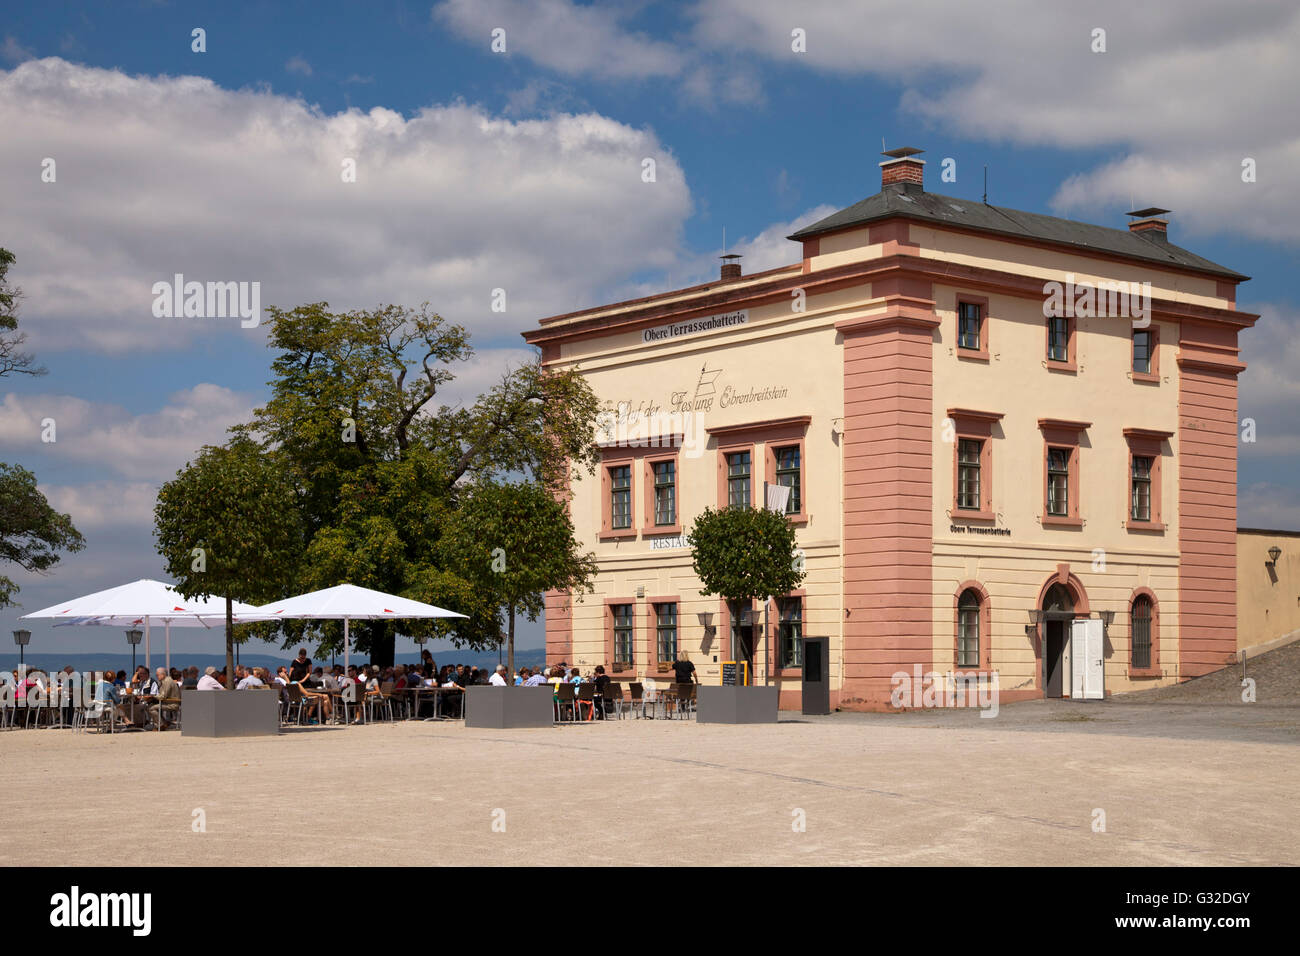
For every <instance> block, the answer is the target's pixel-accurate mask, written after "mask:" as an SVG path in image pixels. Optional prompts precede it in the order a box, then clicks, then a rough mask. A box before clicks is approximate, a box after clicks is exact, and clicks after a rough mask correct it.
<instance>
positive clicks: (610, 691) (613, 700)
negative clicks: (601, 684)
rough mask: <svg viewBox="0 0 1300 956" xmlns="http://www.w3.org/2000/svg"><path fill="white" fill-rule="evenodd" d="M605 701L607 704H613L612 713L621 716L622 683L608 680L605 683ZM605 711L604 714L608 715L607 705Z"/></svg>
mask: <svg viewBox="0 0 1300 956" xmlns="http://www.w3.org/2000/svg"><path fill="white" fill-rule="evenodd" d="M605 701H606V703H607V704H613V705H614V713H615V715H616V716H618V717H622V716H623V685H622V684H615V683H614V682H613V681H610V682H609V683H608V684H606V685H605ZM605 713H606V715H608V713H609V708H608V707H606V708H605Z"/></svg>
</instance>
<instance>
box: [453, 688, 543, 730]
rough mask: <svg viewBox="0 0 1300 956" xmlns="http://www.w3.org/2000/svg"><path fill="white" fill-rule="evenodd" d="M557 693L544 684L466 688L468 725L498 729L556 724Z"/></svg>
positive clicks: (466, 723)
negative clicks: (555, 702) (538, 685)
mask: <svg viewBox="0 0 1300 956" xmlns="http://www.w3.org/2000/svg"><path fill="white" fill-rule="evenodd" d="M554 694H555V690H554V688H553V687H551V685H550V684H545V685H543V686H541V687H491V686H483V685H475V686H473V687H466V688H465V726H466V727H492V728H495V729H498V730H501V729H504V728H506V727H551V726H554V724H555V706H554V703H553V698H554Z"/></svg>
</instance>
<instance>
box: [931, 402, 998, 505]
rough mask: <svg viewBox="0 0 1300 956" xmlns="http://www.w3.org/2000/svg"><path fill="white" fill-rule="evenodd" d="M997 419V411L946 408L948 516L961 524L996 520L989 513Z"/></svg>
mask: <svg viewBox="0 0 1300 956" xmlns="http://www.w3.org/2000/svg"><path fill="white" fill-rule="evenodd" d="M1001 420H1002V413H1001V412H985V411H978V410H976V409H973V408H950V409H948V420H947V421H946V422H945V423H944V429H945V431H946V430H947V429H948V428H951V429H952V431H953V435H952V437H951V438H949V439H948V440H950V441H952V458H953V463H952V507H951V509H950V510H949V512H948V513H949V515H950V516H951V517H953V518H960V519H962V520H963V521H996V520H997V513H996V512H995V511H994V510H993V442H994V436H995V435H996V434H999V433H998V432H995V429H997V428H999V427H1000V426H999V425H998V422H1000V421H1001ZM945 437H946V436H945Z"/></svg>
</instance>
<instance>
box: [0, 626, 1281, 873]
mask: <svg viewBox="0 0 1300 956" xmlns="http://www.w3.org/2000/svg"><path fill="white" fill-rule="evenodd" d="M1275 653H1277V652H1275ZM1262 661H1263V659H1261V662H1262ZM1265 666H1269V665H1265V664H1264V663H1261V665H1260V667H1259V673H1260V674H1261V675H1262V674H1263V673H1264V667H1265ZM1252 670H1254V668H1252ZM1209 680H1210V678H1203V679H1202V681H1209ZM1228 683H1229V682H1228V681H1227V679H1226V678H1225V688H1226V687H1227V684H1228ZM1196 684H1197V686H1195V687H1193V686H1192V685H1185V686H1184V687H1183V688H1178V689H1176V690H1184V691H1188V692H1189V693H1191V694H1200V693H1202V692H1203V691H1204V692H1206V693H1212V692H1211V691H1205V688H1209V687H1212V685H1211V684H1202V683H1201V682H1196ZM1260 686H1261V688H1263V687H1265V686H1266V685H1265V684H1264V681H1263V677H1262V676H1261V683H1260ZM1189 688H1190V690H1188V689H1189ZM1213 693H1217V692H1213ZM1225 693H1226V691H1225ZM1156 695H1166V692H1165V691H1155V692H1147V695H1126V697H1124V698H1122V699H1121V698H1112V699H1111V700H1107V701H1098V702H1088V703H1083V702H1080V703H1071V702H1068V701H1032V702H1025V703H1021V704H1015V705H1010V706H1006V707H1003V708H1002V709H1001V711H1000V712H999V714H998V716H997V717H996V718H994V719H988V718H981V717H980V716H979V714H978V712H976V711H971V710H949V711H943V712H933V711H931V712H925V711H913V712H908V713H904V714H847V713H846V714H833V715H830V716H826V717H799V716H798V715H783V719H782V720H781V722H780V723H778V724H776V725H771V724H768V725H759V726H742V727H731V726H724V725H716V724H704V725H700V724H697V723H695V722H694V721H664V720H624V721H610V722H603V723H599V722H598V723H596V724H589V725H584V726H580V727H558V728H548V729H543V730H517V731H502V730H495V731H494V730H477V729H469V728H466V727H464V726H463V725H462V724H460V723H459V722H438V723H432V722H431V723H417V722H410V723H400V724H395V725H373V726H367V727H358V728H347V729H342V728H303V729H300V730H294V731H290V732H287V733H284V734H282V735H280V736H279V737H261V738H243V739H234V740H208V739H198V738H192V737H184V736H182V735H180V734H178V733H166V734H142V733H136V734H117V735H112V736H109V735H104V736H99V735H95V734H73V733H72V732H70V731H63V730H35V731H15V732H11V733H0V758H3V762H4V766H5V767H6V768H8V769H10V770H11V771H13V770H18V773H17V774H16V775H14V774H11V776H10V778H9V779H10V783H11V785H10V786H8V787H6V788H4V790H3V792H0V863H2V864H5V865H21V864H26V863H30V862H31V861H32V860H33V859H41V860H43V861H51V862H68V863H85V862H88V861H90V859H91V858H92V856H91V855H89V854H86V855H85V856H82V855H80V854H82V853H84V852H85V851H87V850H88V849H89V848H90V847H96V848H97V849H96V850H95V852H94V854H93V860H94V862H95V863H100V864H103V863H107V864H112V863H119V864H137V865H158V864H159V863H162V864H164V865H167V864H172V865H185V864H223V865H224V864H228V865H275V864H276V863H279V862H282V861H283V860H285V859H289V860H295V861H299V862H309V861H310V860H311V859H312V851H311V850H310V848H311V847H314V846H315V847H318V846H319V845H320V844H319V842H318V841H319V840H320V839H322V838H323V839H325V840H336V839H337V838H339V837H340V836H342V835H344V834H346V835H347V836H348V838H349V841H350V844H349V845H351V846H353V847H358V846H360V845H361V844H359V843H358V842H357V839H358V838H360V837H361V836H362V835H363V836H364V846H365V850H364V852H360V851H358V852H357V853H356V854H355V859H356V862H358V863H360V862H365V863H369V864H381V865H412V864H432V865H436V864H439V863H464V864H485V865H520V864H528V863H530V862H539V863H550V862H553V861H554V860H555V854H556V853H557V852H559V853H562V854H563V859H564V861H565V862H566V863H568V864H571V865H583V864H589V865H608V864H618V865H624V864H637V863H642V864H666V865H674V864H678V863H682V862H690V863H701V864H706V865H753V864H796V865H797V864H944V865H963V864H1026V865H1044V864H1054V865H1130V864H1149V865H1211V864H1213V865H1242V864H1247V865H1249V864H1297V863H1300V835H1298V834H1297V830H1296V828H1295V826H1294V809H1295V807H1296V805H1297V802H1300V760H1297V757H1298V756H1300V750H1298V749H1297V740H1300V733H1298V724H1300V708H1296V707H1294V706H1293V705H1288V704H1280V703H1267V702H1264V701H1265V700H1266V695H1265V694H1264V693H1263V692H1261V703H1258V704H1254V705H1237V704H1233V703H1232V701H1231V700H1229V699H1226V697H1225V699H1224V700H1222V701H1220V702H1218V705H1217V706H1216V704H1215V703H1210V704H1206V703H1185V702H1183V701H1182V700H1181V699H1178V698H1177V695H1176V693H1175V695H1174V697H1175V699H1174V700H1166V699H1164V697H1163V696H1162V697H1157V696H1156ZM1239 696H1240V695H1239V691H1238V699H1239ZM1138 698H1141V699H1138ZM19 768H21V769H19ZM200 817H201V820H202V822H203V825H204V826H203V832H196V826H197V821H198V820H199V819H200ZM801 824H802V826H801ZM268 846H272V847H276V848H277V850H276V851H275V852H273V853H271V854H269V855H268V854H267V852H266V849H265V848H266V847H268ZM50 847H60V848H62V847H72V848H74V849H72V850H69V851H68V852H66V853H65V852H64V851H62V850H60V851H59V852H58V853H57V854H56V855H55V856H54V857H53V858H51V856H50V855H49V854H47V853H45V852H44V850H43V849H42V848H50ZM75 848H82V849H81V850H78V849H75ZM294 848H298V849H297V850H295V849H294Z"/></svg>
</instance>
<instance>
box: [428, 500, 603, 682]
mask: <svg viewBox="0 0 1300 956" xmlns="http://www.w3.org/2000/svg"><path fill="white" fill-rule="evenodd" d="M441 546H442V550H443V553H444V556H445V557H444V561H445V564H447V565H448V566H455V567H458V568H460V569H461V570H460V573H461V575H462V576H463V577H465V578H466V579H468V580H470V581H471V582H472V583H473V584H474V585H475V586H476V587H477V589H478V590H479V591H480V592H481V593H483V594H488V595H491V600H492V602H493V604H494V608H493V611H492V621H493V624H495V625H496V626H497V628H498V633H500V631H499V628H500V616H499V611H498V610H497V609H498V608H500V609H504V611H505V614H506V628H507V629H506V647H507V654H508V657H507V667H509V669H510V672H511V673H512V674H513V673H514V670H515V618H516V616H517V615H519V614H523V615H524V616H525V617H527V618H528V620H530V621H535V620H537V615H538V614H540V613H541V612H542V609H543V608H544V606H545V596H544V592H546V591H552V590H556V591H568V592H569V593H570V594H571V595H572V594H573V593H574V592H579V591H587V592H590V591H591V590H592V583H591V579H592V578H593V577H594V576H595V574H596V570H597V567H596V556H595V555H594V554H591V553H586V554H582V553H579V551H578V541H577V538H576V537H575V535H574V530H573V522H572V521H571V520H570V519H569V511H568V508H567V507H565V505H564V503H563V501H561V500H558V499H557V498H556V496H555V494H554V492H553V491H552V490H551V489H548V488H547V487H546V486H545V485H544V484H542V483H541V482H536V481H529V482H520V483H517V484H495V483H491V482H484V483H482V484H479V485H476V486H475V487H474V488H473V490H472V491H471V492H470V493H469V494H468V495H467V496H466V497H465V498H464V499H463V500H462V502H461V504H460V507H459V508H458V509H457V510H456V513H455V515H454V516H453V518H452V521H451V524H450V526H449V527H448V528H447V530H446V531H445V532H444V534H443V537H442V542H441Z"/></svg>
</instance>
